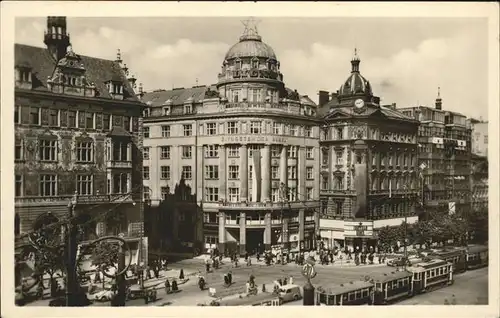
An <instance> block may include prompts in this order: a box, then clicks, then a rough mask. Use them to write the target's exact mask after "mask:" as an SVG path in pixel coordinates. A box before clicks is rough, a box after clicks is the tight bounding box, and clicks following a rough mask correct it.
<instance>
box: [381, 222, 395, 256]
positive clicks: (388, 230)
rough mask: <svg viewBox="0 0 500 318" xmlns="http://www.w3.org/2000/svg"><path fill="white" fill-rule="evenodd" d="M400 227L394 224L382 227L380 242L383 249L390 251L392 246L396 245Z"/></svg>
mask: <svg viewBox="0 0 500 318" xmlns="http://www.w3.org/2000/svg"><path fill="white" fill-rule="evenodd" d="M398 232H399V229H398V228H397V227H394V226H385V227H383V228H381V229H380V230H379V232H378V244H379V248H380V249H381V250H383V251H388V250H389V249H390V248H391V247H394V246H395V245H396V242H397V240H398V237H399V236H400V234H399V233H398Z"/></svg>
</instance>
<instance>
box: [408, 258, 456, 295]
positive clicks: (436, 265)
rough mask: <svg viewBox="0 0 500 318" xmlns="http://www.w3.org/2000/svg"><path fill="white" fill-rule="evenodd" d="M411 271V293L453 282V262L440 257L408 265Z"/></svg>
mask: <svg viewBox="0 0 500 318" xmlns="http://www.w3.org/2000/svg"><path fill="white" fill-rule="evenodd" d="M407 270H408V271H409V272H411V273H412V275H413V278H412V285H413V286H412V289H413V294H414V295H415V294H420V293H424V292H428V291H431V290H433V289H436V288H439V287H443V286H447V285H451V284H453V264H452V263H449V262H446V261H444V260H441V259H433V260H430V261H428V262H421V263H417V264H415V265H413V266H412V267H408V268H407Z"/></svg>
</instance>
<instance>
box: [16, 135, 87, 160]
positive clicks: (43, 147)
mask: <svg viewBox="0 0 500 318" xmlns="http://www.w3.org/2000/svg"><path fill="white" fill-rule="evenodd" d="M58 147H59V143H58V141H57V140H52V139H39V140H38V158H37V159H38V160H40V161H58V153H59V148H58ZM75 154H76V161H77V162H93V161H94V144H93V142H87V141H85V142H77V143H76V144H75ZM14 158H15V160H24V159H25V153H24V140H23V139H20V140H16V141H15V144H14Z"/></svg>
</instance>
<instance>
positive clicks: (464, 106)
mask: <svg viewBox="0 0 500 318" xmlns="http://www.w3.org/2000/svg"><path fill="white" fill-rule="evenodd" d="M255 19H256V20H257V21H259V23H258V31H259V34H260V35H261V36H262V39H263V41H264V42H265V43H267V44H269V45H270V46H271V47H272V48H273V49H274V51H275V53H276V55H277V58H278V60H279V61H280V63H281V71H282V73H283V76H284V81H285V84H286V86H287V87H289V88H291V89H297V90H298V91H299V92H300V93H301V94H303V95H308V96H309V97H311V98H312V99H313V100H314V101H315V102H317V101H318V91H319V90H326V91H330V92H335V91H336V90H338V89H339V88H340V86H341V85H342V84H343V82H344V81H345V80H346V79H347V77H348V76H349V74H350V70H351V65H350V60H351V58H352V56H353V52H354V48H357V51H358V55H359V57H360V59H361V65H360V71H361V74H362V75H363V76H364V77H365V78H366V79H368V80H369V81H370V83H371V85H372V88H373V90H374V93H375V95H377V96H380V97H381V100H382V101H381V103H383V104H391V103H396V104H397V107H398V108H399V107H410V106H416V105H426V106H433V105H434V100H435V98H436V96H437V91H438V87H441V97H442V99H443V109H446V110H451V111H456V112H460V113H463V114H465V115H467V116H469V117H471V116H472V117H475V118H478V119H479V118H482V119H484V120H486V119H488V105H487V100H488V39H487V35H488V34H487V30H488V29H487V27H488V25H487V20H486V19H484V18H352V17H350V18H318V17H314V18H284V17H278V18H270V17H265V18H259V17H255ZM241 20H244V19H242V18H221V17H207V18H200V17H195V18H192V17H182V18H173V17H168V18H167V17H164V18H151V17H148V18H131V17H127V18H121V17H120V18H102V17H100V18H97V17H96V18H76V17H70V18H68V32H69V33H70V38H71V44H72V47H73V51H75V52H76V53H77V54H82V55H90V56H95V57H101V58H107V59H115V58H116V52H117V49H120V50H121V52H122V59H123V60H124V63H126V64H127V66H128V67H129V69H130V71H131V72H132V73H133V74H135V75H136V77H137V78H138V82H142V83H143V86H144V89H145V91H152V90H155V89H171V88H173V87H191V86H194V85H204V84H215V83H216V82H217V74H218V73H219V71H220V69H221V65H222V62H223V60H224V55H225V54H226V52H227V51H228V49H229V48H230V47H231V46H232V45H233V44H235V43H236V42H237V41H238V38H239V36H240V35H241V34H242V32H243V30H244V26H243V24H242V22H241ZM45 28H46V19H45V18H38V17H37V18H17V19H16V28H15V42H16V43H22V44H28V45H34V46H40V47H43V46H44V44H43V33H44V30H45Z"/></svg>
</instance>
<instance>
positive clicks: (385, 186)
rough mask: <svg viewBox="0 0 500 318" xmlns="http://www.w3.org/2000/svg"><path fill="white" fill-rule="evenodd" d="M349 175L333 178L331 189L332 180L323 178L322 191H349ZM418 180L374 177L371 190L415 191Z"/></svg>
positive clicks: (408, 177)
mask: <svg viewBox="0 0 500 318" xmlns="http://www.w3.org/2000/svg"><path fill="white" fill-rule="evenodd" d="M347 177H348V176H347V174H338V175H334V176H333V186H332V188H330V187H329V186H330V178H329V177H328V176H325V175H323V176H321V190H349V189H346V182H345V181H346V178H347ZM416 183H417V181H416V179H415V178H411V177H410V176H402V177H392V178H391V177H376V176H374V177H372V178H371V189H372V190H389V189H391V190H402V189H405V186H406V189H408V190H409V189H415V188H416Z"/></svg>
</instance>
